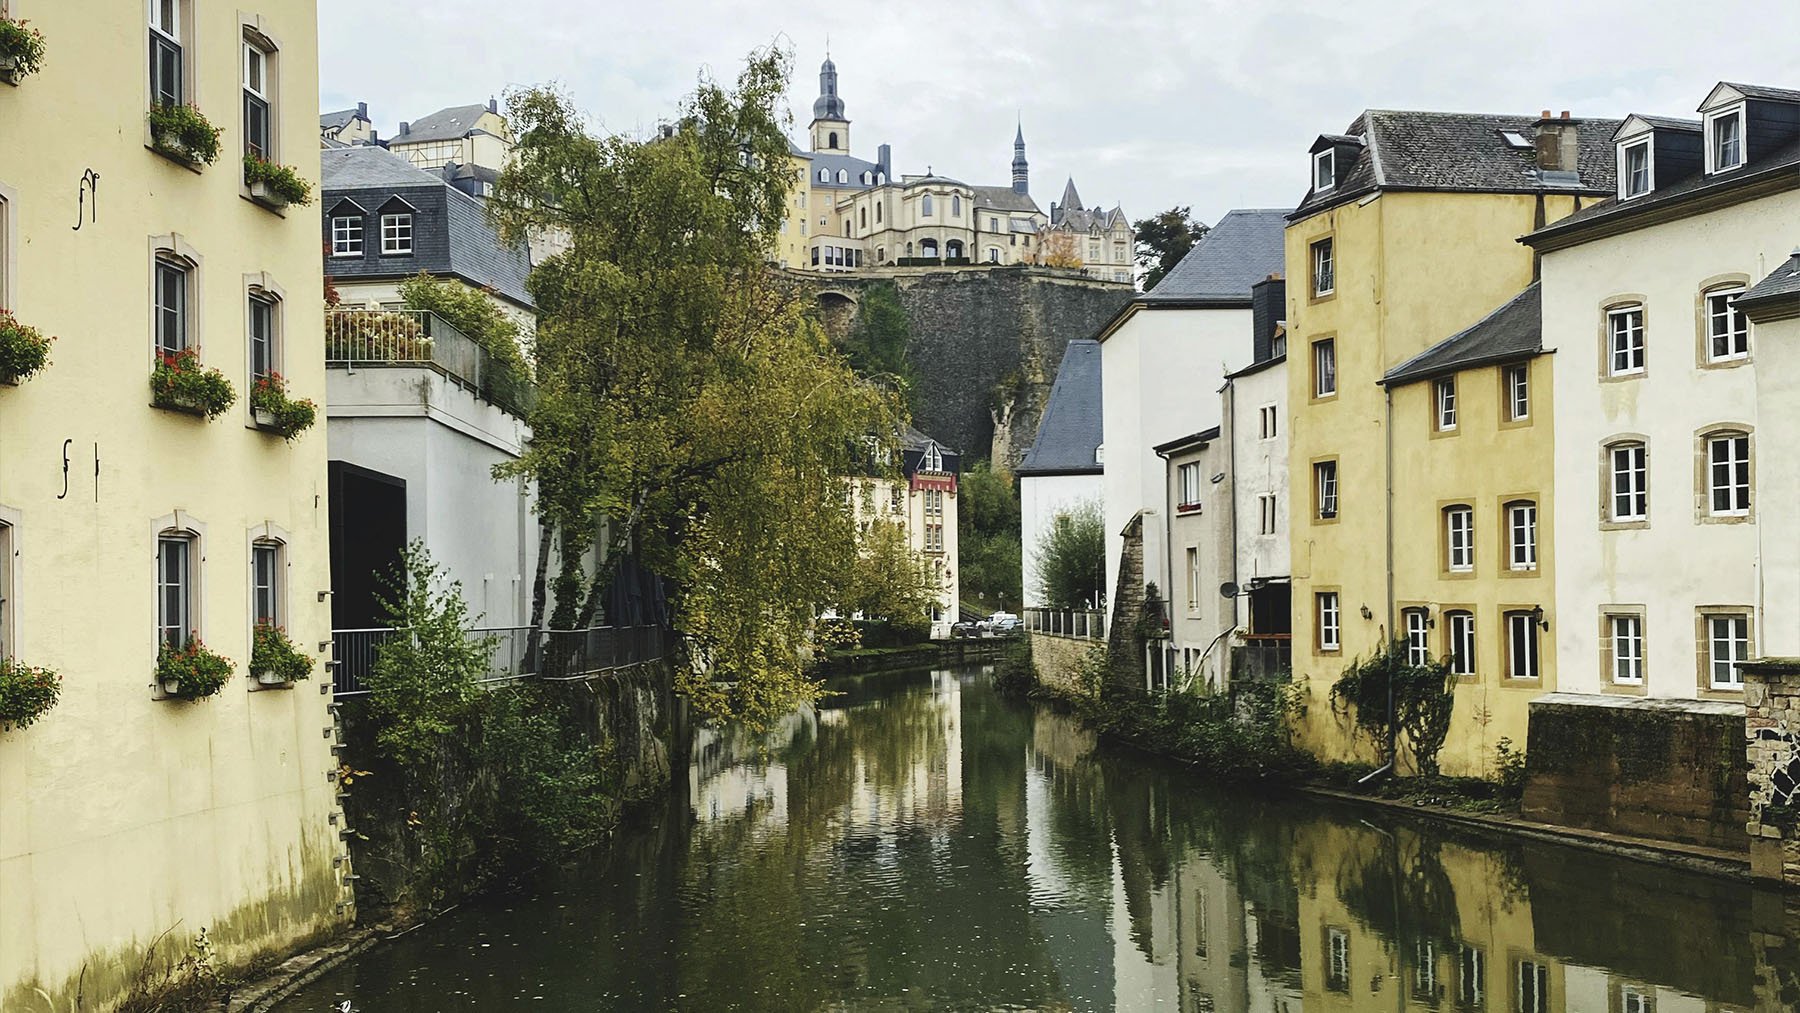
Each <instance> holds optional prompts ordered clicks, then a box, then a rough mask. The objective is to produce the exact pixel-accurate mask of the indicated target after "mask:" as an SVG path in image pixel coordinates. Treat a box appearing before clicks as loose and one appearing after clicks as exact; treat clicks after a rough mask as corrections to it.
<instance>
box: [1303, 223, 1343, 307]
mask: <svg viewBox="0 0 1800 1013" xmlns="http://www.w3.org/2000/svg"><path fill="white" fill-rule="evenodd" d="M1307 248H1308V249H1309V250H1311V251H1312V252H1311V254H1310V256H1311V259H1312V293H1313V298H1314V299H1321V298H1324V297H1325V296H1328V295H1332V294H1333V293H1335V292H1336V291H1337V237H1335V236H1326V237H1325V238H1323V239H1320V240H1316V241H1315V242H1313V243H1312V244H1310V245H1309V246H1308V247H1307Z"/></svg>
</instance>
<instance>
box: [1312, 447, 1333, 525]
mask: <svg viewBox="0 0 1800 1013" xmlns="http://www.w3.org/2000/svg"><path fill="white" fill-rule="evenodd" d="M1313 496H1314V498H1315V503H1316V505H1317V507H1318V517H1319V519H1320V520H1322V521H1328V520H1331V519H1332V518H1334V517H1336V516H1337V515H1338V481H1337V462H1336V461H1320V462H1319V463H1317V464H1315V465H1313Z"/></svg>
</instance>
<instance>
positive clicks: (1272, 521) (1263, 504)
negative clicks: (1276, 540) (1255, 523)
mask: <svg viewBox="0 0 1800 1013" xmlns="http://www.w3.org/2000/svg"><path fill="white" fill-rule="evenodd" d="M1256 501H1257V505H1258V506H1259V507H1260V508H1261V512H1262V526H1261V527H1260V528H1258V530H1259V531H1260V532H1261V533H1263V534H1265V535H1272V534H1275V525H1276V524H1277V523H1278V518H1277V515H1276V513H1275V494H1274V493H1272V492H1271V493H1264V494H1262V495H1261V496H1258V497H1256Z"/></svg>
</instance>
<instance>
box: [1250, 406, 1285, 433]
mask: <svg viewBox="0 0 1800 1013" xmlns="http://www.w3.org/2000/svg"><path fill="white" fill-rule="evenodd" d="M1256 411H1257V415H1258V417H1259V419H1260V421H1261V423H1262V438H1263V439H1265V440H1272V439H1274V438H1275V437H1276V436H1278V435H1280V432H1281V411H1280V407H1279V406H1278V405H1275V404H1266V405H1263V406H1262V407H1261V408H1258V409H1257V410H1256Z"/></svg>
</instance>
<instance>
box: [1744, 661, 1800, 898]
mask: <svg viewBox="0 0 1800 1013" xmlns="http://www.w3.org/2000/svg"><path fill="white" fill-rule="evenodd" d="M1744 739H1745V752H1746V756H1747V758H1748V760H1749V765H1750V770H1749V787H1750V818H1749V820H1748V821H1747V822H1746V823H1745V825H1744V829H1745V830H1746V831H1748V833H1749V835H1750V866H1751V872H1753V873H1754V874H1755V875H1757V876H1759V877H1762V878H1765V879H1780V880H1784V881H1786V882H1787V883H1789V884H1791V885H1795V886H1800V828H1797V827H1796V824H1797V823H1800V811H1797V810H1800V660H1786V661H1765V662H1760V663H1757V664H1753V665H1750V666H1746V669H1745V672H1744Z"/></svg>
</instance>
